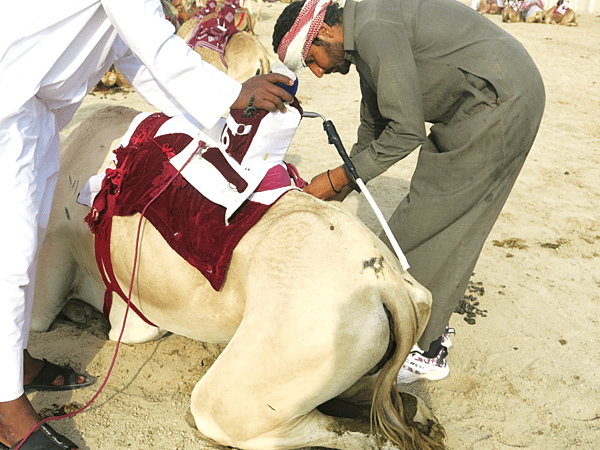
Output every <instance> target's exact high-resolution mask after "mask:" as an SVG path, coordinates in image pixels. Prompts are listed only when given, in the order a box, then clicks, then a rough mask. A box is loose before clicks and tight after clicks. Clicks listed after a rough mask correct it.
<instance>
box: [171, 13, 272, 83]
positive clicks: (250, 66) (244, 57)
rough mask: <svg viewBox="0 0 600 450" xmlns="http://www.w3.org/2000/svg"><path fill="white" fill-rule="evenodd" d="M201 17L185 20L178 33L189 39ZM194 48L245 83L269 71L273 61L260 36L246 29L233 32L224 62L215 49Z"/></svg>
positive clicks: (228, 42)
mask: <svg viewBox="0 0 600 450" xmlns="http://www.w3.org/2000/svg"><path fill="white" fill-rule="evenodd" d="M199 22H200V19H196V18H193V19H190V20H188V21H187V22H185V23H184V24H183V25H182V26H181V28H180V29H179V31H178V32H177V35H178V36H179V37H181V38H182V39H184V40H185V41H188V40H189V38H190V37H191V35H192V33H193V32H194V29H195V28H196V26H197V25H198V23H199ZM194 50H195V51H196V52H197V53H199V54H200V55H201V56H202V59H203V60H204V61H206V62H208V63H209V64H212V65H213V66H215V67H216V68H217V69H219V70H221V71H222V72H225V73H226V74H228V75H229V76H230V77H232V78H234V79H235V80H237V81H239V82H240V83H243V82H244V81H246V80H247V79H249V78H251V77H253V76H255V75H262V74H266V73H269V71H270V70H271V62H270V59H269V53H268V52H267V49H266V48H265V47H264V46H263V45H262V44H261V42H260V41H259V40H258V38H257V37H256V36H254V35H252V34H250V33H248V32H246V31H240V32H238V33H235V34H233V35H232V36H231V37H230V38H229V40H228V41H227V45H226V46H225V56H224V57H225V62H226V63H227V67H225V64H223V60H222V58H221V55H220V54H219V53H218V52H217V51H215V50H211V49H208V48H206V47H202V46H199V45H197V46H195V47H194Z"/></svg>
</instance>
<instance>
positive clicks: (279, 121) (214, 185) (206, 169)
mask: <svg viewBox="0 0 600 450" xmlns="http://www.w3.org/2000/svg"><path fill="white" fill-rule="evenodd" d="M300 120H301V115H300V112H299V111H298V110H297V109H296V108H294V107H292V106H291V105H288V107H287V111H286V112H285V113H282V112H279V111H276V112H270V113H268V114H267V115H266V116H265V117H264V118H263V119H262V120H261V121H260V123H259V124H258V130H256V134H255V135H254V137H253V139H252V143H251V144H250V147H249V148H248V150H247V152H246V154H245V156H244V158H243V159H242V162H241V164H240V163H238V162H237V161H236V160H235V159H233V158H232V157H231V156H229V154H228V153H227V152H226V149H227V147H228V146H229V141H230V139H235V136H236V135H246V134H249V133H250V132H251V131H252V130H251V128H252V126H256V125H240V124H238V123H236V122H235V120H234V118H233V117H232V116H231V115H229V116H227V121H226V126H225V128H224V129H223V133H222V137H221V142H220V143H219V144H218V145H215V146H214V147H216V148H218V149H219V151H220V152H221V154H222V155H223V157H224V158H225V159H226V160H227V162H228V163H229V165H230V167H231V168H232V169H233V170H235V171H236V172H237V173H238V175H240V176H241V177H242V178H243V179H244V180H245V181H246V182H247V183H248V186H247V187H246V189H245V190H244V191H243V192H238V191H237V190H236V189H235V188H234V187H233V186H231V185H230V184H229V182H228V181H227V180H226V179H225V178H224V177H223V176H222V175H221V173H220V172H219V171H218V170H217V169H216V168H215V167H214V166H213V165H212V164H211V163H210V162H208V161H207V160H205V159H204V158H203V157H202V155H201V152H200V153H197V154H196V155H195V156H194V157H193V158H192V159H191V161H190V162H189V164H188V165H187V166H185V167H184V168H183V170H182V171H181V175H182V176H183V177H184V178H185V179H186V180H187V181H189V182H190V184H192V186H194V187H195V188H196V189H198V191H199V192H200V193H202V195H204V196H205V197H206V198H208V199H209V200H210V201H212V202H214V203H217V204H219V205H221V206H224V207H225V208H226V213H225V221H226V222H228V221H229V218H230V217H231V216H232V215H233V213H234V212H235V211H237V209H238V208H239V207H240V206H241V205H242V204H243V203H244V202H245V201H246V200H247V199H248V198H249V197H250V196H253V201H257V202H260V203H265V204H270V203H272V202H273V201H274V199H275V200H276V199H277V198H279V196H277V197H275V198H274V193H271V194H266V193H264V195H262V194H263V193H254V191H255V190H256V188H257V187H258V185H259V184H260V183H261V181H262V180H263V178H264V176H265V175H266V173H267V172H268V170H269V169H270V168H272V167H274V166H276V165H277V164H282V163H283V158H284V157H285V155H286V154H287V150H288V148H289V146H290V144H291V143H292V139H293V137H294V134H295V133H296V130H297V129H298V126H299V125H300ZM200 138H202V135H200ZM202 140H205V141H206V139H204V138H202ZM196 150H197V140H195V141H193V142H192V143H191V144H190V145H189V146H188V147H187V148H186V149H184V150H183V151H181V152H180V153H179V154H178V155H177V156H175V157H173V158H171V161H170V162H171V164H173V166H174V167H175V168H176V169H177V170H181V169H182V167H183V165H184V164H185V163H186V161H187V160H188V159H189V158H190V157H191V156H192V154H193V153H194V152H196ZM289 189H293V186H289V187H288V188H282V189H280V191H281V192H280V195H281V194H282V193H283V192H285V191H286V190H289ZM273 198H274V199H273Z"/></svg>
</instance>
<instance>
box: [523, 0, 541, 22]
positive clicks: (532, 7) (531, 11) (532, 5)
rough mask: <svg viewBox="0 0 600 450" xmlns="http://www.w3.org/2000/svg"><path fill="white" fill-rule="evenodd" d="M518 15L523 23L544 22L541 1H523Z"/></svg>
mask: <svg viewBox="0 0 600 450" xmlns="http://www.w3.org/2000/svg"><path fill="white" fill-rule="evenodd" d="M519 13H520V15H521V20H522V21H523V22H525V23H541V22H543V20H544V3H542V1H541V0H525V1H524V2H523V4H522V5H521V9H520V11H519Z"/></svg>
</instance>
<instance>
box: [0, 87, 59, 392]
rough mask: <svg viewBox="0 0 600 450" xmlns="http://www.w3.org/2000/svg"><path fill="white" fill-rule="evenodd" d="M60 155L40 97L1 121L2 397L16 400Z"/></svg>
mask: <svg viewBox="0 0 600 450" xmlns="http://www.w3.org/2000/svg"><path fill="white" fill-rule="evenodd" d="M58 155H59V139H58V133H57V130H56V123H55V118H54V114H52V113H51V112H50V111H49V110H48V109H47V108H46V106H45V105H44V104H43V103H42V102H41V101H39V100H37V99H36V98H33V99H31V100H30V101H29V102H27V103H26V104H25V105H23V106H22V107H21V108H19V109H18V110H17V111H16V113H15V114H14V115H13V116H12V117H10V118H8V119H5V120H4V121H3V122H2V127H1V128H0V192H1V193H2V195H0V211H2V220H0V249H2V253H1V257H0V295H1V298H0V361H2V371H0V401H9V400H14V399H15V398H17V397H19V396H20V395H21V394H22V393H23V349H24V348H26V347H27V339H28V335H29V323H30V318H31V307H32V304H33V285H34V271H35V270H34V269H35V264H34V259H35V255H36V254H37V251H38V249H39V247H40V244H41V241H42V239H43V236H44V234H45V229H46V227H47V224H48V218H49V216H50V207H51V204H52V195H53V193H54V187H55V185H56V180H57V177H58V165H59V162H58V160H59V158H58ZM25 296H26V297H27V301H25V300H24V298H25Z"/></svg>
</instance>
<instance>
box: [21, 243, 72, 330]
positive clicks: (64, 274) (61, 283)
mask: <svg viewBox="0 0 600 450" xmlns="http://www.w3.org/2000/svg"><path fill="white" fill-rule="evenodd" d="M76 265H77V264H76V261H75V259H74V258H73V256H72V254H71V250H70V247H69V242H68V241H67V240H66V239H61V238H60V237H57V236H53V235H48V237H47V238H46V240H45V242H44V244H43V246H42V249H41V251H40V256H39V259H38V263H37V276H36V284H35V301H34V303H33V312H32V317H31V329H32V330H33V331H40V332H41V331H48V328H50V325H52V322H54V319H56V316H58V314H59V313H60V311H61V309H62V308H63V306H65V304H66V303H67V300H68V295H69V292H70V290H71V288H72V286H73V283H74V281H75V273H76V271H75V268H76Z"/></svg>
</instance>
